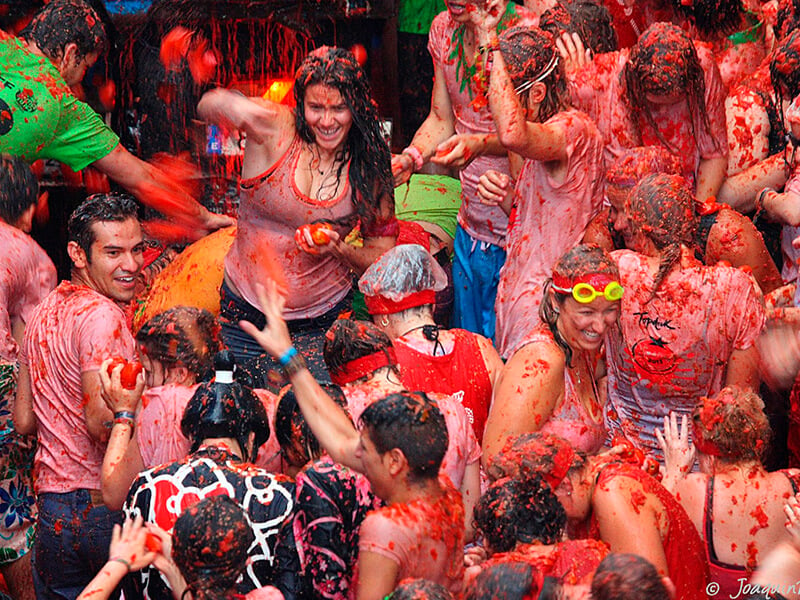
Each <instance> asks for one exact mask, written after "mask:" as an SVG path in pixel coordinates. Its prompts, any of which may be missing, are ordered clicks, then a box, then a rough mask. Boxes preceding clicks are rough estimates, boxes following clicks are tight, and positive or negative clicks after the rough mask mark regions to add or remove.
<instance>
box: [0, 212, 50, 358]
mask: <svg viewBox="0 0 800 600" xmlns="http://www.w3.org/2000/svg"><path fill="white" fill-rule="evenodd" d="M0 247H1V248H3V262H4V268H3V269H2V271H0V360H3V361H15V360H16V358H17V355H18V353H19V345H18V344H17V341H16V340H15V339H14V336H13V332H12V329H13V325H12V321H16V320H18V319H19V320H21V321H23V322H27V321H28V320H29V319H30V316H31V313H32V311H33V309H34V307H35V306H36V305H37V304H38V303H39V302H40V301H41V300H42V299H43V298H44V297H45V296H46V295H47V294H48V293H49V292H50V291H51V290H52V289H53V288H54V287H55V286H56V270H55V266H54V265H53V261H52V260H50V258H49V257H48V256H47V254H46V253H45V251H44V250H43V249H42V248H41V246H39V245H38V244H37V243H36V242H34V241H33V239H32V238H31V237H30V236H29V235H27V234H26V233H23V232H22V231H20V230H19V229H17V228H16V227H13V226H11V225H9V224H7V223H5V222H3V221H0Z"/></svg>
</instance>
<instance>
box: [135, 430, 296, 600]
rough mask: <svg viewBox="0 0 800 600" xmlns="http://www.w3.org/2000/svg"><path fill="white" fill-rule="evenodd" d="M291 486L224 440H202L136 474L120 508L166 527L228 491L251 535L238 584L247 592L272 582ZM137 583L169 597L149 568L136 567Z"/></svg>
mask: <svg viewBox="0 0 800 600" xmlns="http://www.w3.org/2000/svg"><path fill="white" fill-rule="evenodd" d="M293 491H294V485H293V484H292V483H291V481H290V480H289V479H288V478H286V477H283V476H280V475H273V474H271V473H267V472H266V471H264V470H263V469H260V468H259V467H256V466H254V465H252V464H249V463H247V462H243V461H242V459H241V457H239V456H238V455H236V454H235V453H234V452H232V451H231V449H230V448H228V447H226V446H224V445H219V444H217V445H208V446H204V447H201V448H200V449H198V450H197V451H196V452H194V453H192V454H190V455H189V456H187V457H186V458H184V459H183V460H179V461H176V462H173V463H167V464H164V465H160V466H158V467H155V468H153V469H150V470H148V471H145V472H143V473H141V474H140V476H139V478H138V479H136V481H134V482H133V484H132V485H131V491H130V492H129V494H128V499H127V501H126V502H125V507H124V508H123V511H124V512H125V513H126V514H128V515H129V516H133V515H135V514H136V513H139V514H141V515H142V517H143V518H144V519H145V521H146V522H149V523H155V524H156V525H158V526H159V527H161V528H162V529H164V530H165V531H167V532H171V531H172V527H173V525H174V524H175V521H176V519H177V518H178V516H179V515H180V514H181V513H182V512H183V511H184V510H185V509H186V508H188V507H189V506H192V505H194V504H195V503H196V502H197V501H198V500H200V499H202V498H208V497H211V496H215V495H221V494H224V495H227V496H230V497H231V498H233V499H234V500H236V501H237V502H238V503H239V504H240V505H241V506H242V507H243V508H244V510H245V512H246V513H247V516H248V518H249V521H250V524H251V527H252V528H253V531H254V533H255V534H256V543H255V544H253V545H252V546H251V548H250V552H249V557H250V562H249V565H248V568H247V569H246V571H245V578H244V581H243V582H242V584H241V587H240V591H241V592H247V591H250V590H253V589H256V588H258V587H261V586H262V585H266V584H267V583H273V581H274V579H273V577H274V571H273V568H272V562H273V560H274V556H275V539H276V536H277V531H278V528H279V527H280V526H281V525H282V524H283V522H284V521H285V520H286V519H288V518H289V517H290V515H291V513H292V507H293V500H292V497H293ZM141 584H142V586H143V588H144V589H145V590H146V592H145V593H146V594H147V597H148V598H151V599H155V598H163V599H165V600H167V599H170V598H171V597H172V596H171V593H170V590H169V588H167V587H166V585H165V583H164V581H163V579H162V578H161V577H160V576H159V574H158V573H157V572H155V571H153V570H151V569H146V570H143V571H142V575H141ZM133 597H136V596H133Z"/></svg>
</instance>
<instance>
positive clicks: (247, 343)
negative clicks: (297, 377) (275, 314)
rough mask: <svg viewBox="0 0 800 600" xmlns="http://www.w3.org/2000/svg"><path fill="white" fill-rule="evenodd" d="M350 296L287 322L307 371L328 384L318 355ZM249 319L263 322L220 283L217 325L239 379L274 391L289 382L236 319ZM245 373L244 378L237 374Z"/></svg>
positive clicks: (257, 324)
mask: <svg viewBox="0 0 800 600" xmlns="http://www.w3.org/2000/svg"><path fill="white" fill-rule="evenodd" d="M351 301H352V296H351V295H348V296H346V297H345V298H344V299H343V300H342V301H341V302H339V304H337V305H336V306H334V307H333V308H332V309H331V310H329V311H328V312H326V313H325V314H323V315H320V316H319V317H314V318H310V319H299V320H294V321H287V323H286V326H287V327H288V328H289V334H290V335H291V336H292V344H294V346H295V348H297V351H298V352H299V353H300V354H302V355H303V358H305V360H306V364H307V365H308V370H309V371H311V374H312V375H313V376H314V378H315V379H316V380H317V381H319V382H322V383H330V381H331V379H330V375H328V368H327V367H326V366H325V361H324V359H323V357H322V347H323V345H324V343H325V332H326V331H328V329H329V328H330V326H331V325H333V323H334V321H336V319H337V318H338V317H339V314H340V313H341V312H342V311H344V310H346V309H349V307H350V303H351ZM241 320H244V321H250V322H251V323H253V324H254V325H255V326H256V327H258V328H262V327H264V324H265V323H266V319H265V317H264V314H263V313H261V312H260V311H259V310H258V309H256V308H255V307H253V306H251V305H250V304H248V302H247V301H246V300H244V299H243V298H240V297H239V296H237V295H236V294H235V293H234V292H233V291H232V290H231V288H230V287H229V286H228V285H227V284H226V283H225V282H223V283H222V288H221V290H220V314H219V324H220V333H221V335H222V341H223V342H224V344H225V345H226V346H227V347H228V349H229V350H230V351H231V352H233V354H234V355H235V356H236V360H237V363H238V369H239V372H240V376H239V381H240V382H242V383H244V384H246V385H249V386H251V387H257V388H264V389H268V390H271V391H273V392H275V393H278V391H280V390H281V388H283V387H284V386H285V385H286V384H288V383H289V381H288V380H287V379H286V378H285V377H284V375H283V370H282V369H281V367H280V365H278V363H277V361H275V360H273V359H272V358H271V357H270V356H269V355H267V354H266V353H265V352H264V350H263V349H262V348H261V346H260V345H259V344H258V342H257V341H256V340H255V339H254V338H252V337H251V336H249V335H248V334H246V333H245V332H244V331H243V330H242V328H241V327H239V321H241ZM242 375H246V377H245V379H242V378H241V376H242Z"/></svg>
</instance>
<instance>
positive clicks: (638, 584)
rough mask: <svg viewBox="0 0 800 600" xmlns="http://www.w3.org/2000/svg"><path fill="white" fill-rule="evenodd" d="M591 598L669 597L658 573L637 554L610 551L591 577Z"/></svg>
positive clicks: (637, 599) (651, 599)
mask: <svg viewBox="0 0 800 600" xmlns="http://www.w3.org/2000/svg"><path fill="white" fill-rule="evenodd" d="M592 598H593V599H594V600H670V595H669V591H668V590H667V588H666V586H665V585H664V582H663V581H662V579H661V575H660V574H659V573H658V571H657V570H656V568H655V567H654V566H653V565H652V564H651V563H650V562H649V561H648V560H647V559H645V558H642V557H641V556H639V555H638V554H618V553H612V554H609V555H608V556H606V557H605V558H604V559H603V562H601V563H600V565H599V566H598V567H597V571H595V573H594V577H593V578H592Z"/></svg>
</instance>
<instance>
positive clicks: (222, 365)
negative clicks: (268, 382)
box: [181, 350, 269, 462]
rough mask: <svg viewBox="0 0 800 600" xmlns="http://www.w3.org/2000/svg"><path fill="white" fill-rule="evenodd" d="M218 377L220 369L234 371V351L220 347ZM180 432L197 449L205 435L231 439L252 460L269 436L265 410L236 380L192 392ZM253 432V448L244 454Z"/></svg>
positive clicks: (217, 357) (208, 385)
mask: <svg viewBox="0 0 800 600" xmlns="http://www.w3.org/2000/svg"><path fill="white" fill-rule="evenodd" d="M214 365H215V367H216V370H217V377H219V373H220V372H222V371H233V368H234V367H233V365H234V359H233V353H232V352H230V351H229V350H223V351H221V352H218V353H217V356H216V357H215V360H214ZM181 433H183V435H184V436H186V438H187V439H188V440H189V441H190V442H191V444H192V446H191V449H190V451H191V452H196V451H197V449H198V448H199V447H200V444H201V443H202V441H203V440H204V439H206V438H233V439H235V440H236V441H237V442H238V443H239V447H240V448H241V449H242V453H243V454H245V455H244V456H242V458H243V459H244V460H245V461H250V462H252V461H254V460H255V459H256V456H257V455H258V449H259V448H260V447H261V446H262V444H264V442H266V441H267V440H268V439H269V419H268V418H267V410H266V409H265V408H264V405H263V404H262V403H261V401H260V400H259V399H258V397H257V396H256V395H255V393H254V392H253V390H252V389H250V388H249V387H245V386H243V385H242V384H240V383H238V382H237V381H233V382H232V383H224V382H219V381H216V380H215V381H212V382H210V383H203V384H200V386H199V387H198V388H197V390H196V391H195V393H194V395H193V396H192V398H191V400H189V403H188V404H187V405H186V409H185V410H184V412H183V418H182V419H181ZM251 433H252V434H254V436H255V440H254V443H253V448H252V450H251V452H250V453H249V454H247V442H248V438H249V437H250V434H251Z"/></svg>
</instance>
